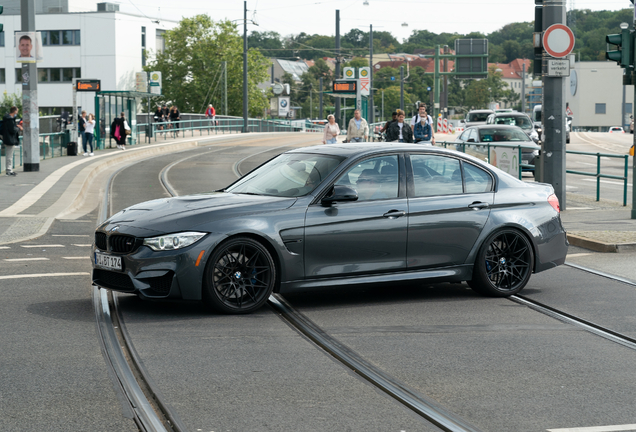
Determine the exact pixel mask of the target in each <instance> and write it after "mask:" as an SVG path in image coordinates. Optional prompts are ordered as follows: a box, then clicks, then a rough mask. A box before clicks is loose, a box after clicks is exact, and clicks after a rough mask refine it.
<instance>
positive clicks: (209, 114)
mask: <svg viewBox="0 0 636 432" xmlns="http://www.w3.org/2000/svg"><path fill="white" fill-rule="evenodd" d="M205 118H207V119H208V120H212V124H213V125H216V126H218V124H217V123H216V110H215V109H214V107H213V106H212V104H210V105H208V109H207V110H205Z"/></svg>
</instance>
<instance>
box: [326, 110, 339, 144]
mask: <svg viewBox="0 0 636 432" xmlns="http://www.w3.org/2000/svg"><path fill="white" fill-rule="evenodd" d="M327 121H329V123H327V124H326V125H325V133H324V135H323V137H322V143H323V144H336V143H337V142H338V135H340V126H338V123H336V118H335V117H334V116H333V114H329V115H328V116H327Z"/></svg>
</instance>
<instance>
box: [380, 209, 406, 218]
mask: <svg viewBox="0 0 636 432" xmlns="http://www.w3.org/2000/svg"><path fill="white" fill-rule="evenodd" d="M382 216H384V217H385V218H389V219H397V218H399V217H401V216H406V212H405V211H404V210H391V211H388V212H386V213H384V214H383V215H382Z"/></svg>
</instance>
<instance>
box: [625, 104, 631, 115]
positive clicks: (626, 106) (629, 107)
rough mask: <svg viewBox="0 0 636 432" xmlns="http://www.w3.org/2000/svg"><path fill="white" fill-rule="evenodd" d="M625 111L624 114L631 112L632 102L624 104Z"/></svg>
mask: <svg viewBox="0 0 636 432" xmlns="http://www.w3.org/2000/svg"><path fill="white" fill-rule="evenodd" d="M625 113H626V114H631V113H632V104H630V103H626V104H625Z"/></svg>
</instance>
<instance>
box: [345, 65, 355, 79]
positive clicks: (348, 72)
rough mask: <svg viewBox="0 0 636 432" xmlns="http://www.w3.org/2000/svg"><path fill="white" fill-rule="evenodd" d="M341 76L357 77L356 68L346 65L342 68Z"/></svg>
mask: <svg viewBox="0 0 636 432" xmlns="http://www.w3.org/2000/svg"><path fill="white" fill-rule="evenodd" d="M342 76H343V77H344V78H357V77H356V68H352V67H346V68H343V69H342Z"/></svg>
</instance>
